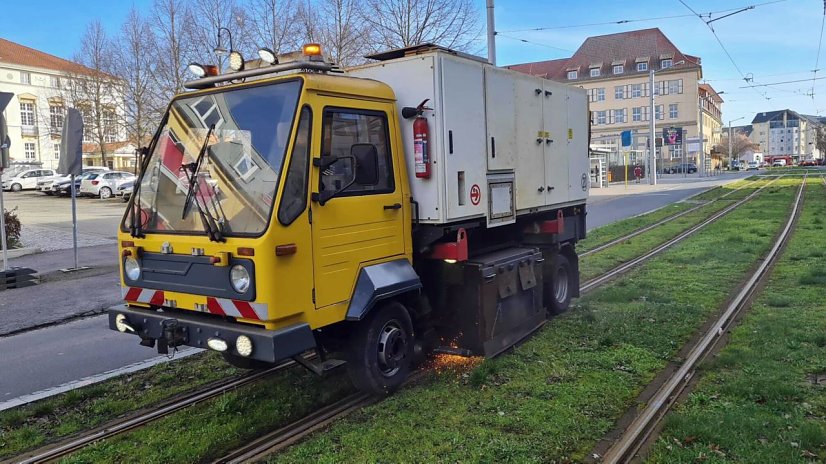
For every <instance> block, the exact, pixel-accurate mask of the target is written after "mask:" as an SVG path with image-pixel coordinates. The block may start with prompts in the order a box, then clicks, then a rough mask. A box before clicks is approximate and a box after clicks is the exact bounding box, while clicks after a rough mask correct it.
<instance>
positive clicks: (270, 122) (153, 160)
mask: <svg viewBox="0 0 826 464" xmlns="http://www.w3.org/2000/svg"><path fill="white" fill-rule="evenodd" d="M300 90H301V81H300V80H292V81H286V82H281V83H278V84H271V85H261V86H256V87H249V88H245V89H232V90H230V91H224V92H216V93H210V94H206V95H198V96H193V97H188V98H180V99H178V100H175V101H174V102H173V103H172V106H171V107H170V110H169V114H168V115H167V117H166V118H165V121H166V123H165V125H164V126H163V127H162V128H161V131H160V135H159V138H158V140H157V141H156V143H155V146H154V149H153V151H152V153H151V154H150V155H149V156H150V159H149V160H148V164H147V167H146V173H145V174H144V175H143V176H142V177H141V180H140V187H139V192H138V193H136V196H135V199H134V200H133V201H135V202H138V201H139V202H140V203H139V204H140V208H141V210H142V211H141V216H140V217H141V224H140V227H141V229H142V230H143V231H144V232H160V231H163V232H192V233H199V234H203V233H205V229H204V224H203V222H202V221H203V220H204V216H203V215H202V214H199V209H206V210H208V211H210V212H211V214H212V215H213V216H215V220H216V221H217V222H218V223H219V224H220V227H221V229H222V232H223V235H228V236H232V235H259V234H261V233H263V232H264V230H265V229H266V227H267V224H268V223H269V217H270V212H271V210H272V204H273V200H274V199H275V192H276V188H277V187H278V179H279V173H280V171H281V163H282V161H283V159H284V153H285V151H286V149H287V144H288V141H289V137H290V133H291V132H292V124H293V120H294V119H295V112H296V107H297V105H298V97H299V92H300ZM210 128H211V129H212V130H211V131H210ZM207 136H208V137H207ZM204 144H206V152H205V153H204V156H203V157H202V162H201V163H200V168H199V169H198V172H197V173H194V175H193V172H192V170H193V169H195V167H196V161H197V158H198V154H199V152H200V151H201V147H202V146H204ZM190 179H194V182H195V185H194V186H193V189H192V190H193V195H192V197H193V198H192V199H191V200H190V207H189V208H185V207H184V203H185V200H186V197H187V192H188V191H189V187H190ZM138 197H139V198H138ZM134 210H135V208H134V207H133V208H130V209H129V211H130V212H132V211H134ZM129 225H130V218H129V216H128V215H127V217H126V218H125V221H124V228H128V227H129Z"/></svg>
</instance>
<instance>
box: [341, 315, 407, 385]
mask: <svg viewBox="0 0 826 464" xmlns="http://www.w3.org/2000/svg"><path fill="white" fill-rule="evenodd" d="M347 351H348V353H347V361H348V373H349V375H350V379H351V380H352V381H353V384H354V385H355V386H356V387H357V388H358V389H359V390H362V391H366V392H371V393H376V394H379V395H387V394H389V393H392V392H393V391H394V390H396V389H397V388H399V386H401V384H402V383H403V382H404V381H405V379H407V376H408V375H409V374H410V364H411V360H412V358H413V323H412V321H411V320H410V314H409V313H408V312H407V309H406V308H405V307H404V306H402V305H401V304H400V303H396V302H390V303H387V304H384V305H382V306H381V307H378V308H374V309H373V311H372V312H371V313H370V314H369V315H368V316H367V318H366V319H364V320H362V321H360V322H359V323H358V325H357V326H356V327H355V331H354V332H353V334H352V335H351V337H350V343H349V346H348V348H347Z"/></svg>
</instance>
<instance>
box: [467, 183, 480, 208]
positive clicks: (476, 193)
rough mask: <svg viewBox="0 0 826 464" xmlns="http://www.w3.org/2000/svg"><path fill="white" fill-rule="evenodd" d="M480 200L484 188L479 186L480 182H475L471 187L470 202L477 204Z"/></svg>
mask: <svg viewBox="0 0 826 464" xmlns="http://www.w3.org/2000/svg"><path fill="white" fill-rule="evenodd" d="M480 201H482V189H480V188H479V185H478V184H473V186H472V187H471V188H470V202H471V203H473V205H474V206H476V205H478V204H479V202H480Z"/></svg>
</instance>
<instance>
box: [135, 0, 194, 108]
mask: <svg viewBox="0 0 826 464" xmlns="http://www.w3.org/2000/svg"><path fill="white" fill-rule="evenodd" d="M150 18H152V24H153V26H154V27H153V29H154V36H155V40H154V43H155V47H154V48H153V49H152V50H147V51H146V52H147V53H149V54H150V55H151V56H152V59H153V60H154V62H155V73H154V78H153V81H154V82H153V87H155V89H156V92H157V93H158V95H157V97H158V99H157V102H156V103H158V104H159V105H160V106H159V107H156V108H153V110H154V111H156V112H158V113H160V112H162V111H163V110H164V109H165V108H164V106H165V105H166V103H167V102H168V101H169V99H171V98H172V96H173V95H175V94H176V93H178V92H180V91H181V90H183V88H184V82H185V81H186V80H187V79H186V74H185V73H186V65H187V64H188V63H189V61H190V60H191V59H192V49H193V47H192V42H191V37H192V34H191V32H190V31H191V29H192V15H191V12H190V9H189V6H188V4H187V3H186V2H185V1H184V0H155V3H154V4H153V5H152V11H151V13H150Z"/></svg>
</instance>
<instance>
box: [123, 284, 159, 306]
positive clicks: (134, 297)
mask: <svg viewBox="0 0 826 464" xmlns="http://www.w3.org/2000/svg"><path fill="white" fill-rule="evenodd" d="M120 291H121V294H122V295H123V299H124V300H126V301H129V302H132V303H147V304H151V305H157V306H160V305H162V304H163V302H164V296H163V290H148V289H145V288H136V287H121V288H120Z"/></svg>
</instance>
